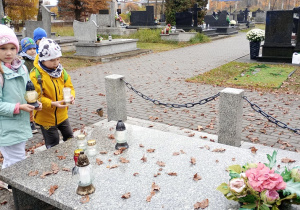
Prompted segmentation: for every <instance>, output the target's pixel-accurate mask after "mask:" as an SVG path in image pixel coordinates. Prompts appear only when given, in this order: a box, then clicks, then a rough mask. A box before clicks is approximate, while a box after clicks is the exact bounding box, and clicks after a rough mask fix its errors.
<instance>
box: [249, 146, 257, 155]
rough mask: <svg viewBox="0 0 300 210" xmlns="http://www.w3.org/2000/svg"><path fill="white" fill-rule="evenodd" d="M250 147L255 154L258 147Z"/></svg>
mask: <svg viewBox="0 0 300 210" xmlns="http://www.w3.org/2000/svg"><path fill="white" fill-rule="evenodd" d="M250 149H251V152H252V153H253V154H256V151H257V150H258V149H256V148H255V147H250Z"/></svg>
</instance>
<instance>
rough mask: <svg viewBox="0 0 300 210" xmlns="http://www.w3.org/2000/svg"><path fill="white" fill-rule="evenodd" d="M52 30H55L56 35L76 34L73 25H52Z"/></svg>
mask: <svg viewBox="0 0 300 210" xmlns="http://www.w3.org/2000/svg"><path fill="white" fill-rule="evenodd" d="M51 32H55V33H56V34H55V35H56V36H58V35H59V36H74V31H73V26H63V27H60V26H52V27H51Z"/></svg>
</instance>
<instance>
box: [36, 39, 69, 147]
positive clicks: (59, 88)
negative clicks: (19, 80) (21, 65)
mask: <svg viewBox="0 0 300 210" xmlns="http://www.w3.org/2000/svg"><path fill="white" fill-rule="evenodd" d="M61 56H62V53H61V48H60V46H59V45H58V44H57V43H56V42H55V41H54V40H52V39H48V38H43V39H42V40H41V42H40V43H39V51H38V55H37V57H38V58H37V59H35V61H34V68H33V69H32V71H31V72H30V79H31V81H32V83H33V84H34V86H35V89H36V91H37V92H38V94H39V100H40V102H42V104H43V110H42V111H34V119H35V122H36V123H37V124H39V125H40V126H41V131H42V134H43V137H44V139H45V145H46V147H47V149H49V148H51V147H53V146H55V145H57V144H59V133H58V130H60V132H61V134H62V136H63V140H64V141H66V140H68V139H69V138H73V131H72V128H71V125H70V122H69V120H68V105H64V102H65V101H64V99H63V88H64V87H69V88H70V89H71V95H72V96H71V104H74V103H75V90H74V87H73V84H72V82H71V77H70V75H68V73H67V72H66V70H65V69H64V68H63V67H62V65H61V64H60V57H61Z"/></svg>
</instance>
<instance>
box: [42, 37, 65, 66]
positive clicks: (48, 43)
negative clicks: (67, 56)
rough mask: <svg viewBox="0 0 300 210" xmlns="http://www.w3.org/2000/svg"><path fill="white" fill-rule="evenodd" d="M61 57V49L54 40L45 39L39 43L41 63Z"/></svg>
mask: <svg viewBox="0 0 300 210" xmlns="http://www.w3.org/2000/svg"><path fill="white" fill-rule="evenodd" d="M61 56H62V54H61V48H60V46H59V45H58V44H57V43H56V42H55V41H54V40H53V39H48V38H43V39H42V40H41V42H40V43H39V61H41V62H42V61H49V60H51V59H55V58H59V57H61Z"/></svg>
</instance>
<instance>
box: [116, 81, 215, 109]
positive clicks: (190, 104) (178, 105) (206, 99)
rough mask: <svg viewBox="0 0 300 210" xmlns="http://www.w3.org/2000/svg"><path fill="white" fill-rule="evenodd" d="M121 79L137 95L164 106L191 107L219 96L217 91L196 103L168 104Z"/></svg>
mask: <svg viewBox="0 0 300 210" xmlns="http://www.w3.org/2000/svg"><path fill="white" fill-rule="evenodd" d="M121 80H123V82H125V85H126V86H127V87H128V88H129V89H130V90H132V91H133V92H135V93H136V94H137V95H139V96H141V97H142V98H143V99H145V100H147V101H151V102H152V103H154V104H155V105H162V106H165V107H170V108H171V107H172V108H182V107H185V108H191V107H193V106H195V105H203V104H206V103H207V102H210V101H212V100H214V99H215V98H217V97H218V96H220V93H217V94H216V95H213V96H211V97H208V98H205V99H202V100H200V101H199V102H197V103H192V102H191V103H185V104H170V103H162V102H160V101H159V100H156V99H152V98H150V97H148V96H146V95H145V94H143V93H141V92H140V91H138V90H136V89H135V88H134V87H132V85H131V84H129V83H128V82H126V81H125V80H124V79H121Z"/></svg>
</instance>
